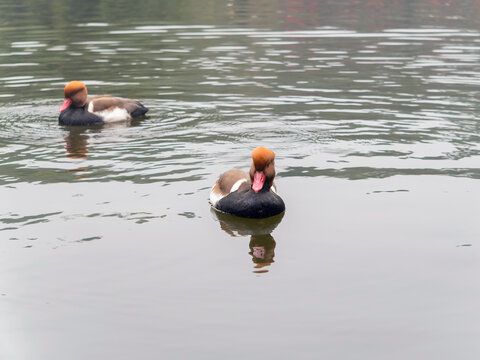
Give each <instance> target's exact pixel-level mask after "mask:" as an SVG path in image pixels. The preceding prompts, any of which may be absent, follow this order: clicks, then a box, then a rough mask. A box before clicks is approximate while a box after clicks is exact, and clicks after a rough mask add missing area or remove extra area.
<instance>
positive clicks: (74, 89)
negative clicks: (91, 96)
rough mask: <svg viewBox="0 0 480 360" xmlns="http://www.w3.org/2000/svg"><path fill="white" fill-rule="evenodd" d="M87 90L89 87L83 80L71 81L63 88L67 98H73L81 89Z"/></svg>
mask: <svg viewBox="0 0 480 360" xmlns="http://www.w3.org/2000/svg"><path fill="white" fill-rule="evenodd" d="M82 90H85V91H87V87H86V86H85V84H84V83H83V82H81V81H70V82H69V83H68V84H67V86H65V89H64V90H63V92H64V94H65V98H67V99H68V98H71V97H72V96H74V95H75V94H76V93H78V92H79V91H82Z"/></svg>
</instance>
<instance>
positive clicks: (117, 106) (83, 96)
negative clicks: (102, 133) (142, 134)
mask: <svg viewBox="0 0 480 360" xmlns="http://www.w3.org/2000/svg"><path fill="white" fill-rule="evenodd" d="M64 94H65V101H64V102H63V104H62V106H61V107H60V116H59V117H58V122H59V124H60V125H102V124H105V123H111V122H116V121H127V120H131V119H132V118H134V117H137V116H141V115H144V114H145V113H146V112H147V111H148V109H147V108H146V107H145V106H143V105H142V104H141V103H140V102H139V101H138V100H131V99H124V98H120V97H114V96H111V95H98V96H88V93H87V87H86V86H85V84H84V83H83V82H81V81H71V82H69V83H68V84H67V86H65V89H64Z"/></svg>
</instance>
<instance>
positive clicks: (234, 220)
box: [211, 209, 284, 273]
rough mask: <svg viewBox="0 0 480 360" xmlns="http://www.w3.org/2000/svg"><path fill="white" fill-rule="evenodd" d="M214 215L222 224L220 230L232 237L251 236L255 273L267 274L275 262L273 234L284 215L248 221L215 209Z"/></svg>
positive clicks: (250, 246) (251, 252)
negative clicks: (269, 267)
mask: <svg viewBox="0 0 480 360" xmlns="http://www.w3.org/2000/svg"><path fill="white" fill-rule="evenodd" d="M211 212H212V214H213V215H214V216H215V218H216V219H217V220H218V221H219V223H220V228H221V229H222V230H223V231H225V232H226V233H227V234H229V235H230V236H232V237H241V236H250V243H249V245H248V246H249V248H250V252H249V254H250V255H251V256H252V261H253V263H254V264H255V265H254V271H253V272H254V273H266V272H268V269H266V267H268V266H270V265H271V264H273V263H274V262H275V260H274V257H275V247H276V245H277V244H276V242H275V239H274V238H273V236H272V235H271V232H272V231H273V230H274V229H275V228H276V227H277V225H278V224H280V222H281V221H282V218H283V215H284V213H281V214H279V215H276V216H272V217H269V218H265V219H246V218H241V217H238V216H233V215H229V214H225V213H222V212H219V211H216V210H214V209H212V210H211Z"/></svg>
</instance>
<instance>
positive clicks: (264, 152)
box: [252, 146, 275, 171]
mask: <svg viewBox="0 0 480 360" xmlns="http://www.w3.org/2000/svg"><path fill="white" fill-rule="evenodd" d="M252 160H253V165H254V166H255V170H257V171H262V170H263V169H264V168H265V167H266V166H267V165H268V164H270V163H271V162H273V160H275V153H274V152H273V151H272V150H269V149H267V148H264V147H262V146H259V147H257V148H256V149H254V150H253V151H252Z"/></svg>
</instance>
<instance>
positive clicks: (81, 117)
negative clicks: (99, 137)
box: [58, 105, 104, 126]
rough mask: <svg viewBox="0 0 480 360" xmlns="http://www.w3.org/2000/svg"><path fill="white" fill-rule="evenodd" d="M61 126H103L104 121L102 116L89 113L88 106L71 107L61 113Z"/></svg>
mask: <svg viewBox="0 0 480 360" xmlns="http://www.w3.org/2000/svg"><path fill="white" fill-rule="evenodd" d="M58 123H59V124H60V125H77V126H89V125H103V124H104V121H103V120H102V118H101V117H100V116H97V115H95V114H92V113H90V112H88V111H87V109H86V105H85V106H82V107H74V106H69V107H68V108H66V109H65V110H63V111H62V112H61V113H60V116H59V117H58Z"/></svg>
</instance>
